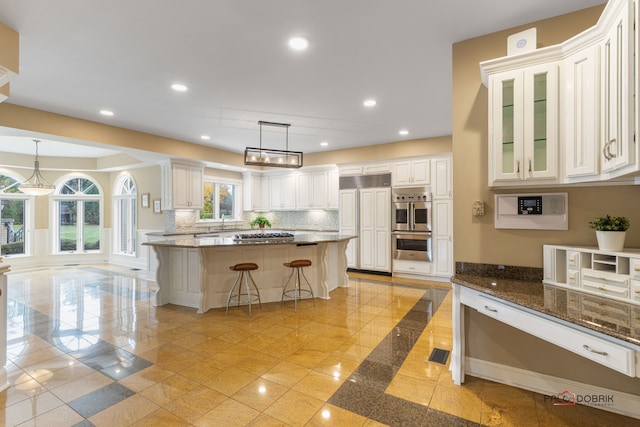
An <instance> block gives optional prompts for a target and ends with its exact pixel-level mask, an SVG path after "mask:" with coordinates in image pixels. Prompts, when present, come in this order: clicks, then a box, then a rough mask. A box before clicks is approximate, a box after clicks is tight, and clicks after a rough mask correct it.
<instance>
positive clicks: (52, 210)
mask: <svg viewBox="0 0 640 427" xmlns="http://www.w3.org/2000/svg"><path fill="white" fill-rule="evenodd" d="M74 178H84V179H88V180H90V181H91V182H93V183H94V184H95V186H96V187H97V188H98V192H99V194H98V195H84V196H74V197H73V198H71V199H73V200H82V201H95V200H98V201H99V202H100V228H99V233H100V241H101V242H102V237H103V236H104V189H103V188H102V185H100V181H98V179H96V178H94V177H92V176H91V175H87V174H84V173H71V174H67V175H63V176H61V177H60V178H58V179H57V180H56V181H55V183H54V185H55V186H56V191H55V192H54V193H52V194H51V195H50V204H49V224H50V225H49V230H51V233H50V237H51V242H50V245H51V253H52V254H54V255H70V254H72V255H84V254H86V255H91V254H102V253H105V247H104V245H103V244H102V243H101V244H100V249H99V250H97V251H81V250H78V251H73V252H67V251H64V252H63V251H60V250H59V246H58V243H59V242H58V239H59V238H60V227H59V224H60V218H59V217H58V213H59V212H58V209H57V204H58V201H60V200H69V199H70V197H69V195H67V194H57V192H58V191H59V190H58V189H59V188H60V186H62V185H63V184H64V183H66V182H67V181H69V180H71V179H74Z"/></svg>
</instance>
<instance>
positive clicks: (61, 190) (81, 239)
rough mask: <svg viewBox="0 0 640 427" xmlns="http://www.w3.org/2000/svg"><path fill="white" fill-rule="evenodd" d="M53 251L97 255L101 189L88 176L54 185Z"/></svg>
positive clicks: (67, 179)
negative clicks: (54, 235) (95, 253)
mask: <svg viewBox="0 0 640 427" xmlns="http://www.w3.org/2000/svg"><path fill="white" fill-rule="evenodd" d="M54 201H55V218H56V224H55V228H56V233H55V234H56V237H57V238H56V239H55V247H54V251H55V252H99V251H100V234H101V233H102V219H101V217H102V214H101V213H102V209H101V206H100V204H101V196H100V188H99V187H98V185H97V184H96V183H95V182H94V181H92V180H91V179H89V178H87V177H79V176H78V177H73V178H71V179H69V178H66V181H64V182H62V184H56V194H55V196H54Z"/></svg>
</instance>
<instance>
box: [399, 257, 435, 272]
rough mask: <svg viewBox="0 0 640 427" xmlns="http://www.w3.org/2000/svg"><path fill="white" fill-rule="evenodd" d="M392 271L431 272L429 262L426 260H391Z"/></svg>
mask: <svg viewBox="0 0 640 427" xmlns="http://www.w3.org/2000/svg"><path fill="white" fill-rule="evenodd" d="M393 272H394V273H409V274H431V263H430V262H426V261H410V260H405V259H394V260H393Z"/></svg>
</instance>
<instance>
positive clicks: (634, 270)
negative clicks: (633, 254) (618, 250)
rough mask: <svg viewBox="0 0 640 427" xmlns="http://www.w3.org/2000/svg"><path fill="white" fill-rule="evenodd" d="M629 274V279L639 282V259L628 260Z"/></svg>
mask: <svg viewBox="0 0 640 427" xmlns="http://www.w3.org/2000/svg"><path fill="white" fill-rule="evenodd" d="M629 274H630V275H631V279H633V280H640V258H631V259H629Z"/></svg>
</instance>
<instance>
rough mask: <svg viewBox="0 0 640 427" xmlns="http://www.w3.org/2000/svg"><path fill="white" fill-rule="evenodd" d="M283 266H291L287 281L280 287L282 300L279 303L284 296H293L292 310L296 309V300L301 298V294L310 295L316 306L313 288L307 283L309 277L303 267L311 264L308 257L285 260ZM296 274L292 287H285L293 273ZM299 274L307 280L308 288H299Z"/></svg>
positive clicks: (282, 301)
mask: <svg viewBox="0 0 640 427" xmlns="http://www.w3.org/2000/svg"><path fill="white" fill-rule="evenodd" d="M283 265H284V266H285V267H289V268H291V275H289V279H287V283H285V284H284V287H283V288H282V300H281V303H284V297H285V296H286V297H287V298H293V308H294V311H298V300H299V299H301V297H302V295H310V296H311V300H312V301H313V306H314V307H315V306H316V302H315V300H314V299H313V298H314V296H313V289H312V288H311V283H309V279H307V276H305V275H304V270H303V267H309V266H310V265H311V261H310V260H308V259H296V260H293V261H290V262H285V263H284V264H283ZM294 274H295V275H296V281H295V284H294V286H293V289H287V287H288V286H289V282H291V278H292V277H293V275H294ZM300 274H302V277H304V280H305V282H307V284H306V286H307V287H308V288H309V289H301V288H300V285H302V284H303V283H302V281H301V280H300Z"/></svg>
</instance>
